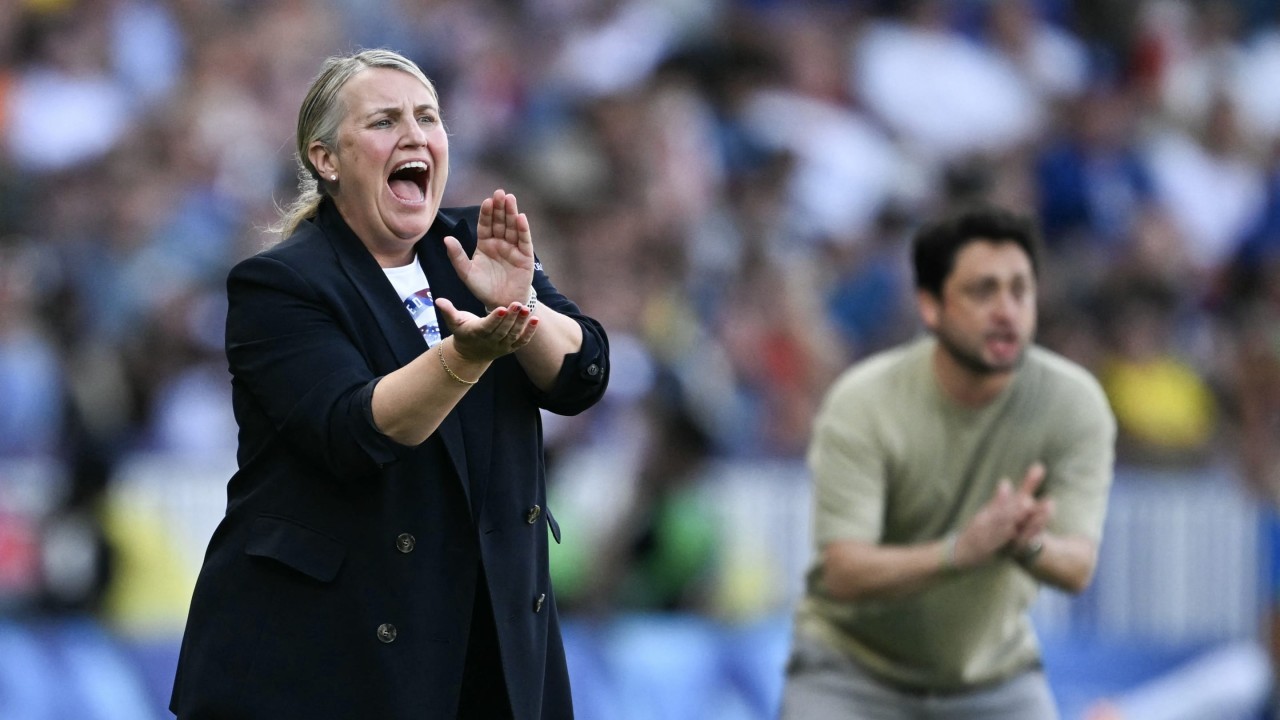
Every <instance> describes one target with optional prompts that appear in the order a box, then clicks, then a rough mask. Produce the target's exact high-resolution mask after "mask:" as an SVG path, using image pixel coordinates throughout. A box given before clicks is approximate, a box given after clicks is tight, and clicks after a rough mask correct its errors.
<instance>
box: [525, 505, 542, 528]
mask: <svg viewBox="0 0 1280 720" xmlns="http://www.w3.org/2000/svg"><path fill="white" fill-rule="evenodd" d="M539 515H542V508H541V507H539V506H537V505H534V506H533V507H531V508H529V512H528V513H526V514H525V516H524V519H525V522H527V523H529V524H530V525H532V524H534V523H535V522H537V521H538V516H539Z"/></svg>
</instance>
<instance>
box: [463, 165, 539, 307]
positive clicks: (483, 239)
mask: <svg viewBox="0 0 1280 720" xmlns="http://www.w3.org/2000/svg"><path fill="white" fill-rule="evenodd" d="M444 244H445V248H446V250H447V252H448V254H449V261H450V262H452V263H453V268H454V270H455V271H457V273H458V277H460V278H462V282H463V283H464V284H465V285H466V286H467V289H468V290H470V291H471V293H472V294H473V295H475V296H476V297H477V298H479V299H480V301H481V302H483V303H484V305H485V307H486V308H494V309H495V311H496V309H497V308H499V307H503V306H508V305H512V304H514V303H520V304H524V303H525V302H526V301H527V300H528V299H529V288H530V287H531V285H532V283H533V263H534V255H533V233H532V232H531V231H530V229H529V218H528V217H526V216H525V215H524V213H522V212H520V211H519V208H518V207H517V205H516V196H515V195H511V194H509V193H507V192H506V191H505V190H501V189H499V190H495V191H494V193H493V196H492V197H488V198H485V199H484V202H482V203H481V204H480V220H479V223H478V225H477V226H476V251H475V253H474V254H473V255H472V256H471V257H467V253H466V251H464V250H463V249H462V245H461V243H459V242H458V240H457V238H454V237H446V238H445V239H444ZM491 312H492V311H491Z"/></svg>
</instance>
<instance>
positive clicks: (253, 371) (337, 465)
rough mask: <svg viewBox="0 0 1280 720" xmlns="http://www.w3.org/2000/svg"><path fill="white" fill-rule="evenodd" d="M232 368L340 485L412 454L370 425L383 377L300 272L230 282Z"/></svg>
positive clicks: (252, 272)
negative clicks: (344, 479)
mask: <svg viewBox="0 0 1280 720" xmlns="http://www.w3.org/2000/svg"><path fill="white" fill-rule="evenodd" d="M227 298H228V311H227V335H226V349H227V359H228V361H229V362H230V366H231V374H232V378H233V381H234V382H235V383H237V384H239V385H240V386H241V387H242V388H243V389H244V390H247V391H248V394H249V396H250V397H251V398H252V401H253V402H254V403H255V404H256V405H257V407H258V408H259V409H260V410H261V412H262V413H264V414H265V415H266V418H267V420H268V421H269V422H270V424H271V426H272V428H273V429H274V430H275V431H276V432H277V433H279V435H280V436H282V438H283V440H284V441H285V442H286V443H287V444H288V445H289V446H290V447H291V448H292V449H293V450H294V451H295V452H296V453H298V454H299V455H300V456H302V457H311V458H317V459H319V460H320V461H322V462H323V464H324V466H325V467H326V469H328V470H329V471H330V472H332V473H334V474H335V475H336V476H338V477H351V476H353V475H354V476H365V475H368V474H371V473H372V472H374V471H375V470H377V469H378V468H379V467H381V466H382V465H385V464H387V463H389V462H392V461H394V460H396V459H398V458H399V457H401V456H403V455H404V454H406V453H407V452H409V451H410V450H411V448H409V447H406V446H404V445H400V444H399V443H396V442H395V441H393V440H391V439H390V438H388V437H386V436H385V435H383V434H382V433H381V432H380V431H379V430H378V429H377V427H376V426H375V425H374V423H373V414H372V411H371V402H372V397H373V388H374V386H375V385H376V384H377V382H378V380H379V379H380V377H377V376H376V375H375V374H374V372H373V370H372V369H371V368H370V366H369V362H368V360H367V359H366V358H365V357H364V356H363V354H362V353H361V351H360V349H359V348H358V347H357V346H356V345H355V343H354V342H353V340H352V338H351V336H350V335H349V334H348V333H347V332H346V331H344V329H343V328H342V327H341V326H340V325H339V323H338V320H337V317H336V316H335V312H336V309H335V308H332V307H331V306H330V304H327V303H326V302H325V301H323V300H322V298H321V297H320V295H319V294H318V293H317V292H316V290H315V289H314V287H313V286H312V285H311V284H310V283H308V282H307V280H306V279H305V278H304V277H303V276H302V275H300V274H299V273H298V272H297V271H296V270H295V269H294V268H292V267H290V266H289V265H287V264H286V263H283V262H281V261H279V260H277V259H274V258H271V257H268V256H261V255H259V256H256V257H252V258H249V259H247V260H245V261H243V262H241V263H239V264H238V265H236V267H235V268H233V269H232V271H231V273H230V275H229V276H228V279H227Z"/></svg>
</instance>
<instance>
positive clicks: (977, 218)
mask: <svg viewBox="0 0 1280 720" xmlns="http://www.w3.org/2000/svg"><path fill="white" fill-rule="evenodd" d="M975 240H990V241H992V242H998V243H1001V242H1011V243H1016V244H1017V245H1018V246H1019V247H1021V248H1022V249H1023V251H1024V252H1026V253H1027V257H1028V258H1030V260H1031V272H1032V273H1034V274H1035V275H1036V276H1037V277H1038V276H1039V274H1040V233H1039V231H1038V230H1037V229H1036V226H1035V223H1034V221H1032V220H1031V219H1030V218H1028V217H1026V216H1023V215H1019V214H1017V213H1013V212H1010V211H1008V210H1004V209H1002V208H998V207H995V206H991V205H975V206H969V207H966V208H963V209H961V210H959V211H957V212H954V213H953V214H950V215H948V216H946V217H944V218H941V219H939V220H935V221H933V222H930V223H928V224H926V225H924V226H923V227H921V228H920V229H919V230H918V231H916V235H915V238H914V239H913V240H912V243H911V260H912V262H913V263H914V265H915V272H916V289H917V290H924V291H927V292H928V293H929V294H931V295H933V296H934V297H937V298H941V297H942V285H943V283H944V282H946V280H947V276H948V275H950V274H951V271H952V269H953V268H954V267H955V263H956V255H957V254H958V253H959V252H960V249H961V248H963V247H964V246H965V245H968V244H969V243H971V242H974V241H975Z"/></svg>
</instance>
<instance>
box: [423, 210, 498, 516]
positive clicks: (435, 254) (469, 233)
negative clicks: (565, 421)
mask: <svg viewBox="0 0 1280 720" xmlns="http://www.w3.org/2000/svg"><path fill="white" fill-rule="evenodd" d="M449 235H452V236H453V237H455V238H457V240H458V242H459V243H461V245H462V248H463V250H464V251H466V253H467V254H468V255H470V254H472V253H474V252H475V247H476V237H475V231H474V229H473V228H472V226H471V224H470V223H468V222H467V221H466V220H465V219H463V218H462V217H461V216H459V215H457V214H455V211H453V210H443V211H441V213H440V214H439V215H438V216H437V217H436V222H435V223H434V224H433V225H432V226H431V230H430V231H428V232H427V234H426V236H425V237H423V238H422V240H421V241H419V243H418V258H419V261H420V262H422V267H423V270H424V271H425V272H426V274H427V282H428V283H430V284H431V297H432V298H440V297H443V298H448V299H449V300H450V301H452V302H453V304H454V306H455V307H457V308H458V309H459V310H466V311H468V312H471V313H475V314H476V315H479V316H482V317H483V316H484V314H485V312H484V303H482V302H480V300H479V298H477V297H476V296H475V295H472V294H471V291H470V290H468V289H467V286H466V285H464V284H463V282H462V278H460V277H458V273H457V272H456V271H455V270H454V269H453V263H452V262H451V261H450V260H449V254H448V252H447V251H446V250H445V246H444V238H445V237H446V236H449ZM452 334H453V333H452V331H451V329H450V328H449V326H448V323H447V322H445V321H444V319H443V318H440V337H441V338H447V337H449V336H450V335H452ZM490 371H491V372H492V368H491V370H490ZM493 392H494V384H493V383H492V382H481V383H480V384H478V385H476V386H475V387H473V388H471V389H470V390H468V391H467V394H466V397H464V398H463V399H462V401H461V402H459V403H458V406H457V407H456V408H455V409H454V411H453V412H452V413H449V416H448V417H447V418H446V419H445V423H444V424H442V425H441V430H442V431H443V430H444V429H445V426H446V425H447V426H448V432H449V435H448V436H446V445H448V446H449V451H450V453H451V454H452V453H454V452H455V445H454V443H456V448H457V451H458V454H456V455H453V457H454V462H455V463H456V464H458V465H460V466H462V467H464V468H465V467H472V468H485V467H487V462H488V459H489V457H490V451H491V449H492V441H493V438H492V433H490V432H471V433H465V442H464V440H463V437H464V433H463V429H462V421H463V420H464V419H466V420H468V423H467V424H468V426H469V427H472V428H477V427H486V426H487V424H488V423H489V422H491V421H492V418H491V417H490V416H489V415H488V414H487V413H489V412H490V411H489V410H487V408H492V407H493V402H492V397H493ZM464 458H465V459H466V460H469V461H470V462H468V461H466V460H464ZM462 476H463V477H464V478H466V482H467V485H468V491H469V496H470V500H471V506H472V511H473V512H474V513H475V517H476V518H477V519H478V518H479V516H480V509H481V508H482V507H483V505H484V502H483V500H484V491H485V485H486V482H485V481H486V480H487V478H488V473H487V472H479V473H477V474H476V475H474V476H472V477H469V478H467V476H466V475H465V474H463V475H462Z"/></svg>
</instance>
